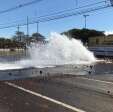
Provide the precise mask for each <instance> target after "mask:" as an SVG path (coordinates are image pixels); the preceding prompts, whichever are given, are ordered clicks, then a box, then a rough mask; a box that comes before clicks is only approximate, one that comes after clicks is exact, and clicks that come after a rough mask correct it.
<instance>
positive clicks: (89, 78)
mask: <svg viewBox="0 0 113 112" xmlns="http://www.w3.org/2000/svg"><path fill="white" fill-rule="evenodd" d="M77 78H79V79H85V80H92V81H96V82H102V83H106V84H113V82H108V81H103V80H97V79H91V78H85V77H77Z"/></svg>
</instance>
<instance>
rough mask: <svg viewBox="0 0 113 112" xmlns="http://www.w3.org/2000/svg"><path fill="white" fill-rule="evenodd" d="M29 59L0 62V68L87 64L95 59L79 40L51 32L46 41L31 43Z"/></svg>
mask: <svg viewBox="0 0 113 112" xmlns="http://www.w3.org/2000/svg"><path fill="white" fill-rule="evenodd" d="M28 49H29V53H30V59H27V60H20V61H16V62H11V63H6V62H5V63H0V70H5V69H21V68H27V67H53V66H56V65H65V64H89V63H92V62H95V61H96V58H95V57H94V55H93V53H92V52H90V51H89V50H88V49H87V48H86V47H84V46H83V44H82V42H81V41H80V40H76V39H69V38H68V37H67V36H65V35H60V34H58V33H51V36H50V38H49V40H48V42H46V43H45V44H44V43H40V44H32V45H31V46H30V47H29V48H28Z"/></svg>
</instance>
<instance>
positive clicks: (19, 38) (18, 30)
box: [17, 25, 21, 41]
mask: <svg viewBox="0 0 113 112" xmlns="http://www.w3.org/2000/svg"><path fill="white" fill-rule="evenodd" d="M19 32H20V26H19V25H18V26H17V35H18V41H21V37H20V34H19Z"/></svg>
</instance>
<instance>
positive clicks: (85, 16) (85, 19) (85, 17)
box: [83, 15, 89, 29]
mask: <svg viewBox="0 0 113 112" xmlns="http://www.w3.org/2000/svg"><path fill="white" fill-rule="evenodd" d="M88 16H89V15H83V17H84V28H85V29H86V28H87V17H88Z"/></svg>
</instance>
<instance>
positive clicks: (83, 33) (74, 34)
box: [62, 29, 104, 44]
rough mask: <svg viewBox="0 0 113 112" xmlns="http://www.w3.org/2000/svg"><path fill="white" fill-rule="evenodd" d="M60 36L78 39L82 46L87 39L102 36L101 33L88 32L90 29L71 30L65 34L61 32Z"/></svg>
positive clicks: (95, 31) (102, 33)
mask: <svg viewBox="0 0 113 112" xmlns="http://www.w3.org/2000/svg"><path fill="white" fill-rule="evenodd" d="M62 34H65V35H67V36H70V37H71V38H76V39H80V40H81V41H82V42H83V43H84V44H85V43H88V39H89V38H90V37H95V36H104V32H103V31H97V30H90V29H71V30H69V31H67V32H63V33H62Z"/></svg>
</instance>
